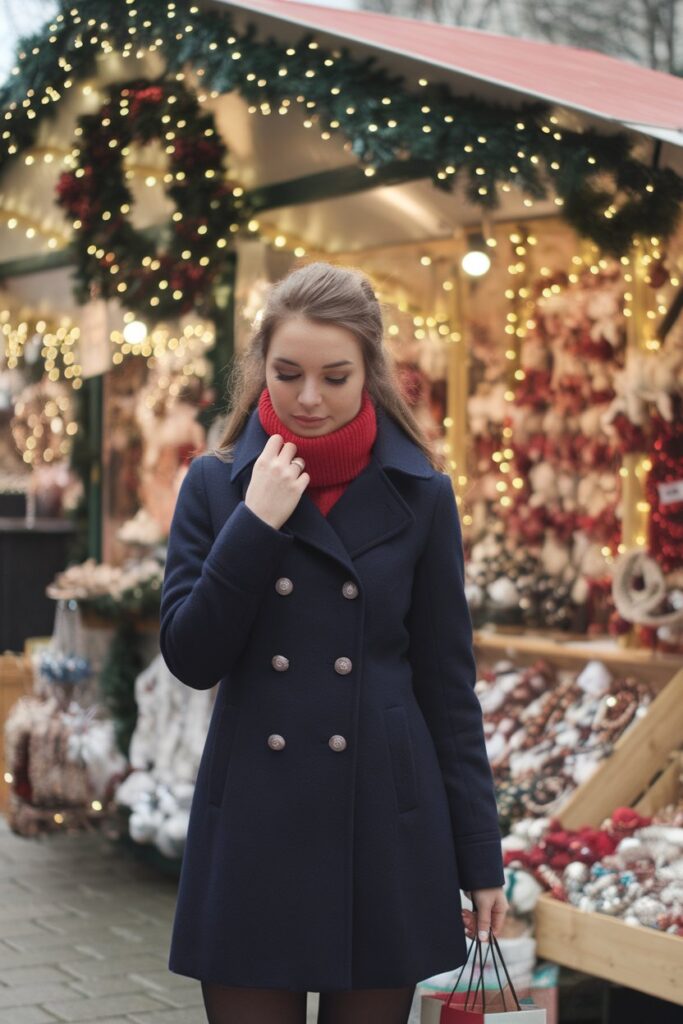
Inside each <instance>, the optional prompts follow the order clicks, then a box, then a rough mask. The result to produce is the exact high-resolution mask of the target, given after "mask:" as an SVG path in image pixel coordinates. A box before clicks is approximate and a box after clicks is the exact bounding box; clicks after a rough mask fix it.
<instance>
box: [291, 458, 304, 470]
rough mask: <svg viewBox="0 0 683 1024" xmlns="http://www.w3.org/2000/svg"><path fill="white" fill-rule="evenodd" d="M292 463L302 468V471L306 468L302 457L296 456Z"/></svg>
mask: <svg viewBox="0 0 683 1024" xmlns="http://www.w3.org/2000/svg"><path fill="white" fill-rule="evenodd" d="M292 463H296V464H297V466H300V467H301V469H302V470H304V469H305V468H306V463H305V462H304V460H303V459H302V458H301V456H300V455H295V456H294V458H293V459H292Z"/></svg>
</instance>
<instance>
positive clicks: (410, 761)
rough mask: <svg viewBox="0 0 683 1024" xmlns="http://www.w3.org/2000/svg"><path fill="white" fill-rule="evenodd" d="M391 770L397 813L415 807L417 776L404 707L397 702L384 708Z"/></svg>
mask: <svg viewBox="0 0 683 1024" xmlns="http://www.w3.org/2000/svg"><path fill="white" fill-rule="evenodd" d="M384 724H385V726H386V734H387V740H388V743H389V754H390V758H391V770H392V772H393V776H394V789H395V791H396V804H397V808H398V811H399V814H400V813H402V812H403V811H410V810H412V808H413V807H417V776H416V773H415V759H414V757H413V747H412V743H411V739H410V728H409V725H408V716H407V715H406V709H405V708H404V707H403V706H402V705H400V704H398V705H396V706H395V707H393V708H385V709H384Z"/></svg>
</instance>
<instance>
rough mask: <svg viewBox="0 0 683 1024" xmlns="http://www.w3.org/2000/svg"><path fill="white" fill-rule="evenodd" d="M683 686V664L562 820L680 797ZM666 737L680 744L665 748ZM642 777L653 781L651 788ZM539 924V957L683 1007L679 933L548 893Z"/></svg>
mask: <svg viewBox="0 0 683 1024" xmlns="http://www.w3.org/2000/svg"><path fill="white" fill-rule="evenodd" d="M682 690H683V669H682V670H681V671H680V672H678V673H677V675H676V676H675V677H674V679H673V680H672V681H671V683H670V684H669V686H667V688H666V690H664V691H662V693H660V694H659V696H658V697H657V698H656V700H655V701H654V702H653V704H652V705H651V707H650V709H649V711H648V713H647V715H646V716H645V717H644V718H642V719H641V720H640V721H639V722H638V723H637V724H636V725H634V726H633V727H632V728H631V730H630V735H629V734H628V733H627V734H624V736H623V742H622V743H620V744H618V747H619V749H618V750H617V749H615V751H614V753H613V754H612V756H611V757H609V758H608V759H607V760H606V761H605V762H604V763H603V764H602V766H601V767H600V768H599V769H598V770H597V772H596V773H595V775H594V776H593V777H592V778H591V779H590V780H588V782H587V783H586V784H585V785H584V786H582V787H581V790H582V791H583V792H582V793H581V794H580V799H579V800H578V801H577V802H576V803H574V804H572V805H571V806H570V805H567V807H566V808H565V809H564V810H563V811H562V812H561V813H560V814H559V815H558V817H559V818H560V820H561V821H562V822H563V824H565V825H568V822H569V820H571V821H572V822H573V821H574V819H575V818H576V817H580V814H581V813H582V810H583V809H585V810H586V813H587V814H588V815H589V816H592V821H587V822H586V824H594V825H597V824H600V822H601V821H602V820H603V818H604V817H606V815H605V814H603V810H604V807H605V806H606V801H607V800H609V801H611V806H610V811H609V812H608V813H609V814H611V813H612V811H614V810H615V809H616V807H619V806H631V807H634V808H635V809H636V810H637V811H639V813H641V814H653V813H654V812H655V811H657V810H659V809H660V808H661V807H664V806H666V805H667V804H669V803H672V802H674V801H676V800H678V799H679V798H680V796H681V793H682V792H683V785H682V782H681V777H682V774H683V752H681V751H680V750H678V749H675V748H676V747H677V746H678V745H679V744H681V743H682V742H683V732H682V731H681V728H680V716H681V708H682V705H683V693H682ZM653 712H654V714H653V716H652V718H651V717H650V715H651V713H653ZM667 716H668V717H667ZM667 736H668V737H669V739H673V743H672V745H671V746H670V747H669V749H664V748H665V745H666V742H667V740H666V737H667ZM672 746H673V748H674V749H672ZM641 750H642V758H641V760H640V767H642V769H643V772H644V774H643V775H642V776H640V778H639V777H638V773H637V769H638V767H639V762H638V758H637V756H636V754H637V753H639V752H640V751H641ZM613 762H614V763H613ZM643 778H648V779H650V780H651V782H650V785H649V786H647V787H646V788H643V784H642V780H643ZM603 787H604V791H603ZM577 793H578V790H577ZM605 793H607V794H608V796H605ZM570 803H571V801H570ZM569 827H572V828H573V827H576V826H575V825H574V824H572V825H570V826H569ZM535 925H536V929H535V930H536V949H537V953H538V955H539V956H541V957H544V958H545V959H547V960H552V961H554V962H555V963H559V964H564V965H565V966H567V967H571V968H574V969H575V970H579V971H584V972H585V973H586V974H593V975H596V976H598V977H601V978H606V979H607V980H609V981H613V982H616V983H617V984H620V985H626V986H627V987H628V988H633V989H637V990H638V991H640V992H645V993H647V994H648V995H652V996H658V997H659V998H660V999H666V1000H668V1001H669V1002H672V1003H676V1004H677V1005H680V1006H683V938H681V937H680V936H677V935H669V934H667V933H666V932H660V931H657V929H655V928H647V927H645V926H640V925H628V924H625V922H624V921H622V920H621V919H620V918H617V917H610V915H609V914H600V913H596V912H591V911H585V910H579V909H578V908H577V907H574V906H572V905H571V904H568V903H563V902H562V901H560V900H556V899H554V898H553V897H552V896H550V895H549V894H548V893H544V894H543V895H542V896H541V897H540V898H539V900H538V903H537V904H536V911H535Z"/></svg>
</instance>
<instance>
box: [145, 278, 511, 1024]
mask: <svg viewBox="0 0 683 1024" xmlns="http://www.w3.org/2000/svg"><path fill="white" fill-rule="evenodd" d="M231 393H232V402H233V406H232V411H231V415H230V417H229V419H228V422H227V424H226V428H225V434H224V437H223V438H222V440H221V443H220V446H219V448H217V449H216V450H215V451H214V452H211V453H208V454H205V455H203V456H202V457H200V458H196V459H195V460H194V461H193V462H192V463H191V465H190V468H189V470H188V473H187V475H186V477H185V479H184V480H183V483H182V486H181V490H180V493H179V496H178V501H177V505H176V509H175V512H174V517H173V522H172V526H171V531H170V536H169V543H168V555H167V564H166V573H165V578H164V587H163V593H162V600H161V650H162V653H163V656H164V658H165V660H166V662H167V664H168V666H169V668H170V670H171V671H172V672H173V673H174V674H175V675H176V676H177V677H178V679H180V680H181V681H182V682H183V683H185V684H187V685H188V686H191V687H193V688H195V689H205V688H208V687H212V686H213V685H214V684H215V683H217V682H218V683H219V684H220V685H219V688H218V690H217V694H216V702H215V706H214V711H213V715H212V719H211V724H210V727H209V732H208V735H207V739H206V745H205V748H204V753H203V756H202V760H201V764H200V767H199V772H198V777H197V784H196V789H195V795H194V800H193V804H192V809H191V814H190V824H189V830H188V837H187V846H186V849H185V855H184V858H183V865H182V873H181V878H180V885H179V892H178V902H177V907H176V914H175V920H174V926H173V935H172V941H171V950H170V959H169V967H170V969H171V971H174V972H175V973H178V974H183V975H187V976H189V977H193V978H197V979H199V980H200V981H201V983H202V992H203V997H204V1003H205V1006H206V1011H207V1015H208V1020H209V1022H210V1024H257V1022H258V1024H303V1022H304V1021H305V1013H306V993H307V992H309V991H310V992H319V993H320V1002H319V1017H318V1024H404V1022H405V1021H406V1020H407V1017H408V1013H409V1010H410V1006H411V1002H412V999H413V994H414V989H415V985H416V983H417V982H418V981H420V980H422V979H424V978H427V977H430V976H431V975H433V974H437V973H440V972H443V971H447V970H451V969H453V968H455V967H457V966H458V965H459V964H462V963H463V962H464V960H465V955H466V942H465V934H468V935H470V936H472V935H473V933H474V928H478V929H479V931H480V932H484V933H485V935H486V934H488V932H489V928H492V929H493V931H494V933H496V934H499V932H500V929H501V927H502V924H503V921H504V917H505V914H506V911H507V901H506V899H505V895H504V892H503V888H502V887H503V884H504V876H503V865H502V851H501V844H500V832H499V828H498V816H497V808H496V801H495V794H494V788H493V780H492V776H491V770H490V767H489V762H488V759H487V756H486V748H485V744H484V735H483V728H482V714H481V706H480V704H479V700H478V698H477V696H476V694H475V692H474V683H475V679H476V676H475V663H474V658H473V652H472V625H471V619H470V615H469V609H468V606H467V603H466V600H465V595H464V589H463V551H462V539H461V532H460V523H459V518H458V512H457V506H456V502H455V497H454V494H453V488H452V485H451V481H450V478H449V477H448V475H447V474H446V473H444V472H442V470H441V468H440V467H439V465H438V464H437V462H436V460H435V457H434V456H433V455H432V454H430V450H429V448H428V446H427V444H426V442H425V441H424V439H423V438H422V436H421V434H420V431H419V428H418V426H417V424H416V421H415V419H414V417H413V415H412V414H411V411H410V409H409V407H408V406H407V404H406V402H405V401H404V400H403V398H402V397H401V395H400V392H399V390H398V387H397V383H396V378H395V376H394V373H393V369H392V368H391V365H390V361H389V360H388V356H387V352H386V350H385V349H384V347H383V324H382V312H381V308H380V305H379V303H378V301H377V298H376V296H375V294H374V292H373V289H372V286H371V284H370V282H369V281H368V279H367V278H366V277H365V276H364V275H363V274H361V273H360V272H358V271H355V270H348V269H342V268H339V267H334V266H332V265H329V264H327V263H323V262H318V263H312V264H309V265H307V266H304V267H301V268H300V269H297V270H295V271H293V272H292V273H290V274H289V275H288V276H287V277H285V278H284V279H282V280H281V281H279V282H278V283H277V284H276V285H275V286H274V287H273V288H272V289H271V291H270V294H269V297H268V300H267V305H266V308H265V311H264V314H263V317H262V319H261V322H260V324H259V325H258V327H257V329H256V331H255V333H254V336H253V338H252V340H251V343H250V345H249V347H248V349H247V351H246V352H245V354H244V356H243V357H242V359H241V361H240V362H239V363H238V364H237V366H236V371H235V375H234V379H233V382H232V387H231ZM461 889H462V890H463V891H466V892H468V893H469V894H470V895H471V897H472V900H473V903H474V906H475V910H476V913H472V912H468V911H466V910H464V909H463V908H462V905H461V899H460V891H461Z"/></svg>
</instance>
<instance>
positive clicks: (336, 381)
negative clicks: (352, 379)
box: [275, 373, 349, 384]
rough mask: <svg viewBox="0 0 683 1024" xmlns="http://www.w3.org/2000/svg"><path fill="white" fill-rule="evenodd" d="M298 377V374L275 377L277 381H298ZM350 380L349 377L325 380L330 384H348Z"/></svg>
mask: <svg viewBox="0 0 683 1024" xmlns="http://www.w3.org/2000/svg"><path fill="white" fill-rule="evenodd" d="M297 376H298V375H297V374H294V375H293V376H285V374H284V373H276V374H275V377H276V379H277V380H296V378H297ZM348 379H349V378H348V376H346V377H337V378H335V377H326V378H325V380H326V381H327V382H328V383H329V384H346V382H347V380H348Z"/></svg>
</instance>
